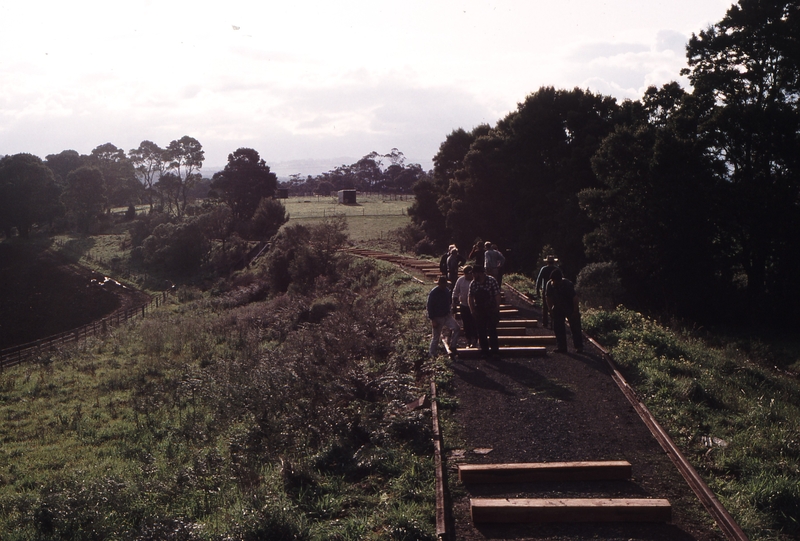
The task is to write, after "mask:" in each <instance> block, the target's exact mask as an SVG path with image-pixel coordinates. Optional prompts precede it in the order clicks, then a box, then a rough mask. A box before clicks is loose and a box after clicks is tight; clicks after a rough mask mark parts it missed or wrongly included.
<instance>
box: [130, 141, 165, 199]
mask: <svg viewBox="0 0 800 541" xmlns="http://www.w3.org/2000/svg"><path fill="white" fill-rule="evenodd" d="M128 159H130V161H131V163H132V164H133V167H134V170H135V171H136V176H137V177H138V178H139V181H140V182H141V183H142V185H143V186H144V192H145V196H146V197H147V201H148V203H149V204H150V210H153V192H154V190H155V188H154V186H155V183H156V182H157V181H158V179H159V178H161V175H163V174H164V173H165V172H166V166H167V163H166V151H165V150H164V149H163V148H161V147H160V146H158V145H157V144H155V143H153V142H152V141H142V142H141V143H139V147H138V148H134V149H131V150H130V151H129V152H128Z"/></svg>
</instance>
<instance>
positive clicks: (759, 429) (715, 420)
mask: <svg viewBox="0 0 800 541" xmlns="http://www.w3.org/2000/svg"><path fill="white" fill-rule="evenodd" d="M584 329H585V330H586V332H588V333H589V334H590V335H593V336H595V337H596V338H597V339H598V340H599V341H600V342H601V343H602V344H604V345H605V346H606V347H609V348H610V351H611V353H612V355H613V357H614V359H615V360H616V362H617V363H618V364H619V365H620V366H621V367H622V369H623V371H624V372H625V374H626V377H627V378H628V379H629V381H630V382H631V383H632V384H633V386H634V387H635V388H636V389H637V392H638V393H639V395H640V396H641V397H642V398H643V400H644V402H645V403H646V404H647V406H648V408H650V409H651V411H652V412H653V413H654V415H655V416H656V418H657V419H658V420H659V422H661V423H662V424H663V425H664V426H665V427H666V428H667V429H668V431H669V432H670V435H671V436H672V437H673V438H674V440H675V441H676V443H678V444H679V445H680V446H681V448H682V450H683V452H684V453H685V454H686V455H687V458H689V459H690V460H691V462H692V463H693V465H694V466H695V467H696V468H697V469H698V471H700V473H701V474H702V475H703V476H704V477H705V478H706V480H707V482H708V483H709V486H710V487H711V488H712V489H713V490H714V492H715V493H716V494H717V495H718V497H719V498H720V499H721V501H722V503H723V504H724V505H725V507H726V508H727V509H728V510H729V511H730V512H731V514H732V515H733V516H734V518H735V519H736V520H737V521H738V522H739V524H740V525H741V526H742V528H743V529H744V530H745V531H746V532H747V534H748V535H749V536H750V538H751V539H753V540H760V539H763V540H766V539H796V538H797V537H798V536H800V522H798V521H799V520H800V425H799V424H798V419H800V382H798V380H797V377H796V376H794V375H792V374H790V373H787V372H784V371H782V370H779V369H778V368H777V367H776V364H778V363H777V362H776V358H778V357H780V356H781V355H780V354H779V353H777V352H775V351H773V350H771V349H770V348H769V347H767V346H765V345H764V344H763V343H758V342H748V341H742V340H732V339H726V338H724V337H715V338H714V339H713V341H711V340H709V339H707V338H705V337H704V338H702V339H701V338H698V337H695V336H693V335H692V334H690V333H688V332H677V331H672V330H669V329H667V328H665V327H664V326H662V325H659V324H658V323H657V322H655V321H654V320H652V319H649V318H647V317H645V316H643V315H642V314H640V313H637V312H633V311H630V310H627V309H624V308H621V307H620V308H618V309H617V310H615V311H613V312H608V311H593V310H589V311H587V312H586V314H585V317H584Z"/></svg>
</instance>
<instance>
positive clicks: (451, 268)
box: [447, 246, 467, 284]
mask: <svg viewBox="0 0 800 541" xmlns="http://www.w3.org/2000/svg"><path fill="white" fill-rule="evenodd" d="M466 262H467V260H466V259H464V256H462V255H461V254H459V253H458V248H456V247H455V246H453V248H452V249H451V250H450V255H449V256H447V279H448V280H449V281H450V283H451V284H455V283H456V280H458V267H459V266H460V265H463V264H464V263H466Z"/></svg>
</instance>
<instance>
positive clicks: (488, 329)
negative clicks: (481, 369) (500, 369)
mask: <svg viewBox="0 0 800 541" xmlns="http://www.w3.org/2000/svg"><path fill="white" fill-rule="evenodd" d="M472 273H473V275H474V277H473V279H472V282H470V284H469V299H468V302H469V311H470V312H471V313H472V316H473V317H474V318H475V326H476V327H477V331H478V343H479V344H480V346H481V352H482V353H483V354H484V355H489V354H490V353H491V355H494V356H497V355H498V354H499V353H500V347H499V342H498V338H497V324H498V322H499V321H500V301H501V292H500V286H499V285H498V284H497V280H495V279H494V278H492V277H491V276H488V275H487V274H486V271H485V269H484V268H483V267H482V266H479V265H475V267H474V268H473V269H472ZM487 338H488V340H487Z"/></svg>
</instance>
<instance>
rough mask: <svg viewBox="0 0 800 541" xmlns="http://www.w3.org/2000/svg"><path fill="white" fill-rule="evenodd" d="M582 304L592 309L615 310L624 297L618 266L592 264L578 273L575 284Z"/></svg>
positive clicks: (612, 264)
mask: <svg viewBox="0 0 800 541" xmlns="http://www.w3.org/2000/svg"><path fill="white" fill-rule="evenodd" d="M575 285H576V287H577V289H578V293H579V294H580V299H581V302H583V303H584V304H586V305H587V306H589V307H592V308H600V309H602V308H604V307H605V308H609V309H610V308H613V307H615V306H616V305H617V302H618V301H619V299H620V296H621V295H622V292H623V290H622V281H621V280H620V277H619V275H618V274H617V264H616V263H614V262H610V263H590V264H589V265H586V266H585V267H584V268H583V269H581V272H580V273H578V280H577V283H576V284H575Z"/></svg>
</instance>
